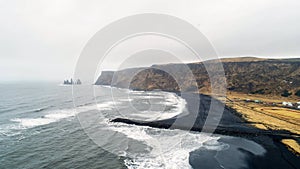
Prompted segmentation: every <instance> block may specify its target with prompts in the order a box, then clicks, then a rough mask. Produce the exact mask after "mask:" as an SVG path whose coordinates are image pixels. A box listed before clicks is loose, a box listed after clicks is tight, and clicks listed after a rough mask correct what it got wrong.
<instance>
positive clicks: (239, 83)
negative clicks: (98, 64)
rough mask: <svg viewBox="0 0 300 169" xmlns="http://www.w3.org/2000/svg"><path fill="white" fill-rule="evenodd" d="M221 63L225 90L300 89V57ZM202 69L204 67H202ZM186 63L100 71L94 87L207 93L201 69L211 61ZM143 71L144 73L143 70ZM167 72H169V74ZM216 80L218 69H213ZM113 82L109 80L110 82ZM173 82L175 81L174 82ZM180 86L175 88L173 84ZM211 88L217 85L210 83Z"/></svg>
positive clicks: (290, 91) (289, 92)
mask: <svg viewBox="0 0 300 169" xmlns="http://www.w3.org/2000/svg"><path fill="white" fill-rule="evenodd" d="M220 60H221V62H222V63H223V68H224V72H225V77H226V81H227V89H228V91H235V92H241V93H252V94H271V95H282V94H284V93H285V94H287V96H289V95H292V94H295V93H297V91H299V90H300V58H295V59H263V58H255V57H240V58H224V59H220ZM186 66H188V68H189V69H190V70H191V72H192V73H193V75H194V78H195V80H196V82H197V84H194V85H191V83H190V82H191V80H192V79H190V77H189V76H188V72H187V71H186V69H184V68H186ZM205 66H206V67H205ZM205 66H204V63H203V62H199V63H189V64H165V65H153V66H151V67H148V68H147V69H145V68H128V69H124V70H121V71H117V72H113V71H103V72H102V73H101V75H100V77H99V78H98V79H97V81H96V83H95V84H96V85H111V86H115V87H121V88H124V87H125V88H128V87H129V88H131V89H135V90H154V89H161V90H167V91H179V90H186V91H188V90H190V89H192V88H194V87H197V88H198V91H199V92H210V91H211V83H210V80H209V76H208V73H207V71H206V69H205V68H207V67H210V68H214V67H215V66H216V63H215V61H214V60H208V61H205ZM144 69H145V70H144ZM165 70H167V72H173V73H172V75H173V74H174V75H175V76H174V75H173V77H174V78H173V77H172V76H171V75H169V74H168V73H166V71H165ZM215 72H216V73H214V76H215V77H216V78H218V76H220V77H221V75H220V73H221V72H220V70H218V69H215ZM112 79H113V80H112ZM175 79H176V80H177V81H176V80H175ZM178 82H179V83H180V84H183V85H182V86H183V88H181V89H180V88H179V87H178V85H177V83H178ZM213 85H218V84H217V83H216V84H213Z"/></svg>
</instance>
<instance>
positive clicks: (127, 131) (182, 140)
mask: <svg viewBox="0 0 300 169" xmlns="http://www.w3.org/2000/svg"><path fill="white" fill-rule="evenodd" d="M109 129H110V130H113V131H116V132H119V133H122V134H124V135H126V137H128V138H131V139H133V140H136V141H140V142H141V143H143V144H146V145H147V146H149V148H148V150H149V151H150V152H147V151H145V153H138V154H137V153H135V152H123V153H122V154H124V155H125V157H127V158H126V159H125V161H124V163H125V165H126V166H127V167H128V168H129V169H138V168H147V169H152V168H153V169H154V168H174V169H177V168H178V169H181V168H191V166H190V164H189V153H190V152H192V151H194V150H196V149H198V148H200V147H206V148H207V149H214V150H218V151H221V150H223V149H225V148H227V147H228V145H224V144H223V143H220V142H218V139H219V137H216V136H210V135H208V134H205V133H197V134H196V133H187V132H185V131H181V130H167V129H156V128H151V127H143V126H131V125H126V124H118V125H115V124H111V126H110V128H109ZM155 133H156V134H155ZM129 144H130V143H129ZM135 144H136V143H135ZM127 151H128V150H127Z"/></svg>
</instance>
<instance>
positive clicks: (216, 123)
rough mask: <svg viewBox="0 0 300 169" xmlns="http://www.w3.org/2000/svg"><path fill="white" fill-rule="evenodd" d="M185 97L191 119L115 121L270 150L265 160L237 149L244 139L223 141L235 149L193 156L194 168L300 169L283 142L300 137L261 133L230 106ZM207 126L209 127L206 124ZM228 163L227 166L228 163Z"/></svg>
mask: <svg viewBox="0 0 300 169" xmlns="http://www.w3.org/2000/svg"><path fill="white" fill-rule="evenodd" d="M181 97H183V98H184V99H185V100H186V101H187V109H188V110H189V112H190V114H188V115H184V116H178V117H174V118H171V119H167V120H160V121H152V122H145V121H136V120H130V119H124V118H116V119H113V120H111V121H112V122H123V123H127V124H134V125H142V126H150V127H156V128H167V129H182V130H192V131H204V132H208V133H214V134H221V135H228V136H235V137H238V138H246V139H248V140H252V141H254V142H255V143H257V144H259V145H261V146H262V147H263V148H264V149H265V150H266V153H265V154H264V155H263V156H258V155H255V154H253V152H251V151H249V149H247V148H244V147H245V146H240V147H237V146H236V145H237V144H238V143H239V142H241V141H243V140H242V139H240V140H239V139H238V138H236V139H237V140H236V139H226V138H221V139H220V141H221V142H224V143H227V144H229V145H232V146H230V147H231V148H229V149H227V150H225V152H222V153H220V152H218V151H212V150H203V149H199V150H196V151H194V152H191V153H190V159H189V160H190V164H191V166H192V167H193V168H251V169H252V168H253V169H260V168H261V169H300V156H298V155H296V154H294V153H292V152H291V151H289V150H288V148H287V147H286V146H285V145H284V144H282V143H281V142H280V140H281V139H283V138H294V139H296V140H299V135H296V134H294V133H290V132H288V131H284V130H276V131H272V130H268V131H266V130H261V129H257V128H255V127H253V126H251V125H250V124H249V123H248V122H247V121H245V120H244V119H242V118H241V116H240V115H239V113H237V112H236V111H235V110H233V109H231V108H229V107H226V106H225V107H224V104H223V103H221V102H219V101H217V100H215V99H214V98H211V97H209V96H206V95H198V94H192V93H190V94H184V95H181ZM197 102H198V103H200V105H199V106H195V105H197ZM212 102H213V103H214V106H213V107H212V108H211V110H212V111H211V112H210V113H211V114H210V118H209V119H208V118H207V116H208V112H209V110H210V105H211V103H212ZM223 107H224V111H223V113H222V114H221V115H220V114H218V113H215V114H214V112H218V111H216V110H220V109H221V110H222V109H223ZM205 122H207V123H206V124H205ZM204 124H205V125H204ZM233 147H235V149H233ZM250 149H251V148H250ZM226 151H227V152H226ZM230 154H231V155H232V156H231V158H229V159H228V157H227V156H228V155H230ZM238 154H239V155H238ZM217 157H218V158H217ZM239 158H243V159H242V160H243V163H244V164H243V163H238V162H237V161H240V160H241V159H239ZM226 159H227V161H226ZM228 160H230V161H228ZM222 161H223V164H222ZM224 161H226V162H225V163H224Z"/></svg>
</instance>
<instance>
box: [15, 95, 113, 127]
mask: <svg viewBox="0 0 300 169" xmlns="http://www.w3.org/2000/svg"><path fill="white" fill-rule="evenodd" d="M113 104H114V105H115V104H117V103H113V102H110V101H107V102H103V103H100V104H97V105H90V104H87V106H79V107H77V108H74V109H61V110H51V111H49V112H48V113H46V115H43V116H41V117H37V118H13V119H11V120H10V121H12V122H15V123H17V124H16V126H13V127H11V129H28V128H33V127H38V126H42V125H47V124H50V123H54V122H58V121H60V120H63V119H67V118H71V117H75V116H76V115H77V114H78V113H82V112H85V111H89V110H100V111H102V110H111V109H112V108H113Z"/></svg>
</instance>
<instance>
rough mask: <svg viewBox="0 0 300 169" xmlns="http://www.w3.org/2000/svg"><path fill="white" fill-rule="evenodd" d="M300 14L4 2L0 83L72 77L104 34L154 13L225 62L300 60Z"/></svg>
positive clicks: (278, 4)
mask: <svg viewBox="0 0 300 169" xmlns="http://www.w3.org/2000/svg"><path fill="white" fill-rule="evenodd" d="M299 9H300V1H297V0H295V1H292V0H281V1H279V0H251V1H250V0H249V1H245V0H244V1H241V0H222V1H219V0H205V1H203V0H202V1H201V0H195V1H192V0H189V1H183V0H181V1H175V0H126V1H123V0H107V1H100V0H95V1H92V0H89V1H84V0H81V1H77V0H57V1H55V0H47V1H41V0H35V1H31V0H26V1H24V0H19V1H14V0H6V1H4V0H0V22H1V24H0V25H1V26H0V37H1V38H0V59H1V60H0V72H1V74H0V82H1V81H16V80H17V81H22V80H27V81H30V80H43V81H47V80H56V81H57V80H63V79H65V78H68V77H71V76H72V74H73V71H74V67H75V64H76V61H77V59H78V57H79V55H80V52H81V51H82V49H83V47H84V46H85V44H86V42H87V41H88V40H89V39H90V38H91V37H92V36H93V35H94V34H95V33H96V32H97V31H98V30H100V29H101V28H102V27H104V26H105V25H107V24H109V23H111V22H113V21H115V20H117V19H120V18H122V17H125V16H130V15H133V14H139V13H147V12H151V13H163V14H169V15H173V16H176V17H179V18H182V19H184V20H186V21H188V22H190V23H191V24H193V25H194V26H196V27H197V28H199V30H201V32H202V33H204V34H205V36H206V37H207V38H208V39H209V40H210V41H211V43H212V44H213V45H214V46H215V48H216V50H217V52H218V53H219V55H220V56H222V57H225V56H249V55H251V56H261V57H272V58H275V57H281V58H284V57H297V56H300V46H299V44H300V31H299V30H300V22H299V21H300V12H299Z"/></svg>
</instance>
